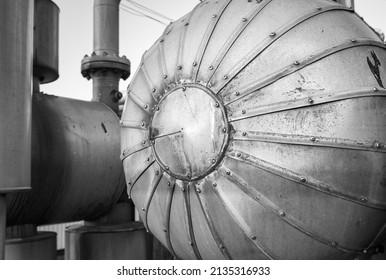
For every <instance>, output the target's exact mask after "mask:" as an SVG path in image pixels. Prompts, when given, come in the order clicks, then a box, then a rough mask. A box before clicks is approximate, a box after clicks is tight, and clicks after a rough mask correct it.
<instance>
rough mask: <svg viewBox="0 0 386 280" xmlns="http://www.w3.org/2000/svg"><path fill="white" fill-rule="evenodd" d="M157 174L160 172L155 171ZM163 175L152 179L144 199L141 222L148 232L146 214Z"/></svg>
mask: <svg viewBox="0 0 386 280" xmlns="http://www.w3.org/2000/svg"><path fill="white" fill-rule="evenodd" d="M160 170H161V168H160ZM157 172H160V171H157ZM163 175H164V172H162V173H160V174H159V176H156V177H155V178H154V179H153V183H152V184H151V186H150V188H149V190H148V193H147V195H146V199H145V203H144V204H145V205H144V207H143V209H144V212H145V218H144V220H143V224H144V226H145V228H146V229H147V230H149V225H148V223H147V220H148V218H147V216H148V213H149V208H150V204H151V202H152V199H153V196H154V193H155V191H156V190H157V187H158V186H159V183H160V181H161V179H162V177H163Z"/></svg>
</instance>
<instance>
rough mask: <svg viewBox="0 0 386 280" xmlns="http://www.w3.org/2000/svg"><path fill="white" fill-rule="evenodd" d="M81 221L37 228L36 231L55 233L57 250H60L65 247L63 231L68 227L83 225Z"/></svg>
mask: <svg viewBox="0 0 386 280" xmlns="http://www.w3.org/2000/svg"><path fill="white" fill-rule="evenodd" d="M83 224H84V222H83V221H78V222H71V223H64V224H54V225H44V226H40V227H38V231H53V232H56V233H57V238H58V240H57V249H58V250H61V249H64V247H65V242H64V240H65V230H66V227H68V226H75V225H83Z"/></svg>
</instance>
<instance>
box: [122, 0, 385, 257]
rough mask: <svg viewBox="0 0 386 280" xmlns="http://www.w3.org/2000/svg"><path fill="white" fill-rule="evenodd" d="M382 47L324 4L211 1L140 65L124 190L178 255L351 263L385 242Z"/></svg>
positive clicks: (125, 146)
mask: <svg viewBox="0 0 386 280" xmlns="http://www.w3.org/2000/svg"><path fill="white" fill-rule="evenodd" d="M385 71H386V51H385V45H384V44H383V42H382V41H381V40H380V38H379V37H378V35H377V34H376V33H375V32H374V31H373V29H372V28H371V27H369V26H368V25H367V24H366V23H365V22H363V21H362V20H361V19H360V17H359V16H358V15H357V14H355V12H354V11H353V10H352V9H351V8H347V7H345V6H342V5H340V4H337V3H335V2H332V1H326V0H293V1H288V0H262V1H255V0H253V1H251V0H233V1H232V0H210V1H202V2H201V3H199V4H198V5H197V6H196V7H195V8H194V10H193V11H192V12H190V13H189V14H187V15H186V16H184V17H182V18H181V19H179V20H177V21H175V22H173V23H171V24H170V25H169V26H168V27H167V28H166V29H165V31H164V33H163V34H162V36H161V37H160V38H159V40H157V41H156V42H155V44H154V45H153V46H152V47H151V48H150V49H149V50H148V51H147V52H145V54H144V55H143V58H142V62H141V65H140V66H139V68H138V70H137V72H136V74H135V76H134V78H133V80H132V82H131V85H130V86H129V89H128V96H127V100H126V103H125V107H124V111H123V114H122V119H121V134H122V141H121V147H122V148H121V152H122V155H121V158H122V161H123V165H124V169H125V176H126V181H127V187H128V194H129V196H130V197H131V198H132V200H133V201H134V203H135V205H136V207H137V209H138V211H139V213H140V217H141V219H142V221H143V222H144V225H145V226H146V228H147V229H148V230H149V231H150V232H151V233H152V234H154V235H155V236H156V237H157V238H158V239H159V240H160V241H161V242H162V243H163V245H164V246H165V247H166V248H168V249H169V251H170V252H171V253H172V254H174V256H175V257H176V258H179V259H352V258H355V257H358V256H359V255H360V254H364V253H368V252H370V251H371V249H373V248H374V247H375V246H376V245H378V244H379V243H380V242H381V241H382V240H383V239H384V237H385V228H386V227H385V224H386V176H385V175H386V161H385V159H386V157H385V151H386V149H385V141H386V99H385V96H386V90H385V88H384V85H385V83H386V76H385Z"/></svg>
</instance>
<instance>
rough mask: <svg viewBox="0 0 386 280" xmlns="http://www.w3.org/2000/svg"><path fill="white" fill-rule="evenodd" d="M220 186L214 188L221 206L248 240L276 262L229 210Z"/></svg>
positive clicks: (221, 173) (221, 171)
mask: <svg viewBox="0 0 386 280" xmlns="http://www.w3.org/2000/svg"><path fill="white" fill-rule="evenodd" d="M221 169H222V168H221V167H220V168H219V169H218V173H219V174H220V175H221V176H223V177H224V178H225V179H227V178H228V177H227V175H225V174H223V170H221ZM232 182H234V183H236V184H238V182H235V181H232ZM217 188H218V186H217V187H216V188H213V192H214V193H215V195H216V197H217V198H218V200H219V201H220V202H221V204H222V205H223V207H224V209H226V211H227V212H228V214H229V215H230V216H231V217H232V220H233V221H234V222H235V224H237V226H238V227H239V228H240V230H241V231H242V232H243V233H244V235H245V236H246V237H247V238H248V240H250V241H251V242H252V243H253V244H254V245H255V247H256V248H257V249H258V250H259V251H260V252H261V253H262V254H263V255H265V256H266V257H267V258H268V259H270V260H274V259H276V258H274V257H273V256H272V255H273V254H272V253H271V252H267V249H263V248H262V245H261V244H260V243H259V242H258V241H256V240H257V239H255V240H252V235H253V233H252V232H251V229H250V228H249V227H248V228H245V227H244V226H243V225H242V224H241V222H240V220H239V219H238V217H237V216H235V213H233V211H231V210H229V207H227V203H226V202H225V201H224V199H223V197H222V196H221V194H220V193H219V191H218V190H217Z"/></svg>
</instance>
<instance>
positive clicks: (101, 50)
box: [81, 0, 130, 114]
mask: <svg viewBox="0 0 386 280" xmlns="http://www.w3.org/2000/svg"><path fill="white" fill-rule="evenodd" d="M119 3H120V0H94V50H93V52H92V54H91V56H90V57H89V56H88V55H85V57H84V58H83V60H82V67H81V73H82V75H83V77H85V78H87V79H92V80H93V101H99V102H102V103H104V104H106V105H107V106H108V107H110V108H112V109H113V110H114V112H115V113H117V114H118V113H119V104H118V101H119V99H121V97H122V95H121V94H120V93H119V80H120V79H123V80H126V79H127V78H128V77H129V76H130V61H129V60H128V59H127V58H126V56H122V57H120V56H119Z"/></svg>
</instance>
